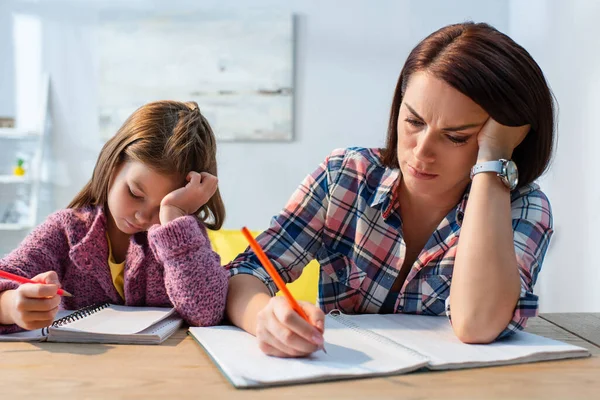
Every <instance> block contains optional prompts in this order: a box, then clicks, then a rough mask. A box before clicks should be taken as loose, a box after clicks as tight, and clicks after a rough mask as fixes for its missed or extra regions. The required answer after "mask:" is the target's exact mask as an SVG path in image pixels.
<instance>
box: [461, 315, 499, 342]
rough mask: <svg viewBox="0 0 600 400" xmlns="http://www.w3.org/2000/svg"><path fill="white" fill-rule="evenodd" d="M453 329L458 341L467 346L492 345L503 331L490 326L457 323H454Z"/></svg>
mask: <svg viewBox="0 0 600 400" xmlns="http://www.w3.org/2000/svg"><path fill="white" fill-rule="evenodd" d="M452 329H453V330H454V334H455V335H456V337H457V338H458V340H460V341H461V342H463V343H467V344H489V343H492V342H493V341H494V340H496V338H497V337H498V336H499V335H500V333H501V332H502V330H503V329H502V328H497V327H494V326H490V324H473V323H455V322H454V321H453V323H452Z"/></svg>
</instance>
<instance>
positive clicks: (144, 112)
mask: <svg viewBox="0 0 600 400" xmlns="http://www.w3.org/2000/svg"><path fill="white" fill-rule="evenodd" d="M128 160H134V161H138V162H141V163H144V164H146V165H147V166H148V167H149V168H151V169H153V170H154V171H156V172H159V173H164V174H175V175H177V176H180V177H181V179H182V182H183V180H184V178H185V177H186V175H187V174H188V173H189V172H190V171H196V172H208V173H210V174H211V175H214V176H217V144H216V139H215V135H214V134H213V131H212V129H211V128H210V125H209V124H208V121H207V120H206V118H204V116H203V115H202V114H201V113H200V109H199V108H198V104H196V103H195V102H187V103H183V102H178V101H156V102H153V103H149V104H146V105H144V106H142V107H140V108H138V109H137V110H136V111H135V112H134V113H133V114H132V115H131V116H130V117H129V118H128V119H127V121H125V123H124V124H123V126H121V128H120V129H119V130H118V132H117V133H116V134H115V136H113V137H112V138H111V139H110V140H109V141H108V142H106V144H105V145H104V147H103V148H102V151H101V152H100V156H99V157H98V161H97V162H96V166H95V168H94V173H93V174H92V178H91V179H90V181H89V182H88V183H87V184H86V185H85V186H84V187H83V189H82V190H81V191H80V192H79V193H78V194H77V196H75V198H74V199H73V200H72V201H71V203H70V204H69V206H68V208H79V207H86V206H104V205H106V202H107V199H108V189H109V183H110V179H111V177H112V175H113V173H114V171H115V170H116V169H117V167H118V166H119V165H121V163H123V162H125V161H128ZM197 216H198V217H199V218H200V219H201V220H202V221H203V222H204V223H205V225H206V226H207V227H208V228H210V229H213V230H216V229H219V228H221V226H222V225H223V220H224V219H225V206H224V204H223V200H222V199H221V194H220V193H219V189H218V188H217V191H216V192H215V194H214V195H213V196H212V197H211V198H210V200H209V201H208V202H207V203H206V204H205V205H203V206H202V207H201V208H200V209H199V210H198V211H197Z"/></svg>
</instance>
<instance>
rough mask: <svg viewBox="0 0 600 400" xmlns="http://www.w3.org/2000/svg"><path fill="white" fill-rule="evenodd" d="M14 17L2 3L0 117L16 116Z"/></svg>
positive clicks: (0, 10)
mask: <svg viewBox="0 0 600 400" xmlns="http://www.w3.org/2000/svg"><path fill="white" fill-rule="evenodd" d="M12 29H13V28H12V17H11V14H10V6H9V4H8V3H4V2H0V117H13V118H14V116H15V84H14V80H15V75H14V72H15V71H14V63H13V51H14V49H13V42H12Z"/></svg>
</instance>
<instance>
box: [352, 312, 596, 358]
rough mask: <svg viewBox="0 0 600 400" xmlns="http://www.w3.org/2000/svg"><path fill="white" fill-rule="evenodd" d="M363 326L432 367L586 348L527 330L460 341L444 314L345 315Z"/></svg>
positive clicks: (561, 354) (565, 354)
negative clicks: (487, 339)
mask: <svg viewBox="0 0 600 400" xmlns="http://www.w3.org/2000/svg"><path fill="white" fill-rule="evenodd" d="M343 318H348V319H350V320H351V321H352V322H354V323H355V324H357V325H359V326H361V327H362V328H365V329H369V330H371V331H372V332H375V333H377V334H379V335H382V336H385V337H387V338H389V339H391V340H393V341H395V342H398V343H401V344H403V345H406V346H408V347H410V348H412V349H414V350H416V351H418V352H419V353H421V354H423V355H424V356H426V357H427V358H429V360H430V361H429V365H430V368H432V369H437V368H439V369H445V368H448V369H449V368H460V367H475V366H482V365H499V364H507V363H509V361H512V362H517V361H518V360H522V361H538V360H546V359H559V358H569V357H581V356H585V355H587V354H589V352H588V351H587V350H586V349H583V348H581V347H578V346H573V345H570V344H566V343H563V342H560V341H557V340H553V339H548V338H545V337H542V336H538V335H533V334H530V333H526V332H518V333H516V334H515V335H513V336H511V337H509V338H506V339H503V340H499V341H496V342H493V343H491V344H465V343H463V342H461V341H460V340H459V339H458V338H457V337H456V335H455V334H454V331H453V330H452V326H451V325H450V321H449V320H448V318H447V317H445V316H440V317H435V316H423V315H408V314H389V315H352V316H347V315H344V316H343Z"/></svg>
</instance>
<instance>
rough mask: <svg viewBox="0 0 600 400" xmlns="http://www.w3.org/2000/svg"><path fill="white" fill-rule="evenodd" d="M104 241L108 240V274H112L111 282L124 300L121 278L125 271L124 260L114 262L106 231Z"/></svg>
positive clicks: (123, 281)
mask: <svg viewBox="0 0 600 400" xmlns="http://www.w3.org/2000/svg"><path fill="white" fill-rule="evenodd" d="M106 241H107V242H108V266H109V267H110V275H111V276H112V280H113V284H114V285H115V289H117V292H119V294H120V295H121V298H122V299H123V300H125V280H124V279H123V273H124V272H125V261H123V262H122V263H120V264H117V263H116V262H115V258H114V257H113V253H112V247H111V245H110V239H109V238H108V233H107V234H106Z"/></svg>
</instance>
